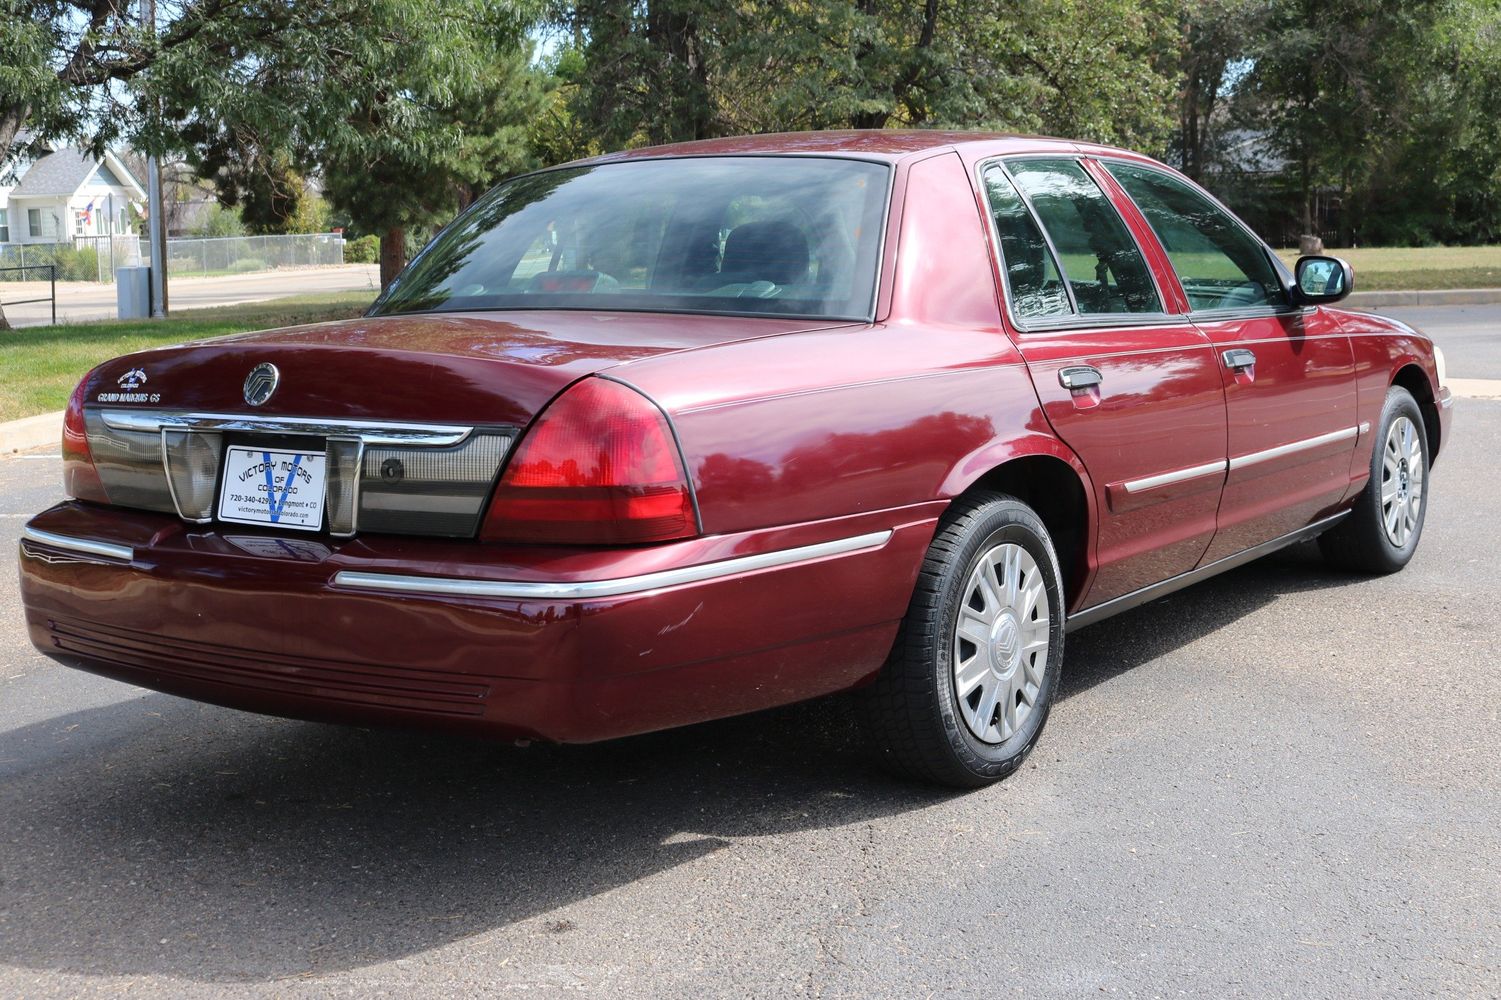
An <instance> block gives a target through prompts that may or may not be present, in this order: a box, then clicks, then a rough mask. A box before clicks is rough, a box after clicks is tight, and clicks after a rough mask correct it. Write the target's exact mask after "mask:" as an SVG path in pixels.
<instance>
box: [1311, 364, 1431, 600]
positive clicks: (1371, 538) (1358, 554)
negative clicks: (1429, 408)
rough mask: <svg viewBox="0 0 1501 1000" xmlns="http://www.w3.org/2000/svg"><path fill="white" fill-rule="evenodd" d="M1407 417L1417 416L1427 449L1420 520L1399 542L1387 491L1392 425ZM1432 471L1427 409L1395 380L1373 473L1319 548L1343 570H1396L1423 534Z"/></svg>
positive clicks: (1374, 446) (1419, 439) (1419, 442)
mask: <svg viewBox="0 0 1501 1000" xmlns="http://www.w3.org/2000/svg"><path fill="white" fill-rule="evenodd" d="M1403 418H1406V419H1407V420H1409V421H1411V423H1412V426H1413V427H1414V428H1415V429H1416V444H1417V447H1418V449H1419V450H1420V452H1421V454H1422V465H1423V467H1422V470H1421V472H1422V475H1421V477H1420V480H1419V482H1420V484H1421V487H1422V488H1421V489H1420V490H1419V491H1418V492H1419V495H1418V498H1417V504H1416V506H1417V520H1416V524H1414V525H1413V526H1412V527H1411V529H1410V530H1409V531H1408V532H1407V533H1406V535H1405V537H1404V538H1402V540H1401V542H1400V543H1399V542H1398V541H1397V540H1396V539H1394V538H1392V537H1391V535H1389V534H1388V529H1387V519H1386V513H1387V511H1386V505H1385V503H1384V502H1383V499H1382V490H1383V486H1384V483H1385V480H1386V478H1388V474H1387V471H1386V462H1385V455H1386V447H1387V438H1388V435H1389V434H1390V433H1391V430H1392V426H1393V425H1394V424H1396V423H1397V422H1398V421H1400V420H1402V419H1403ZM1403 471H1404V472H1405V473H1406V474H1407V479H1406V480H1405V481H1406V482H1409V483H1410V482H1411V472H1410V469H1409V468H1408V467H1407V466H1406V465H1405V464H1404V465H1403ZM1428 471H1429V455H1428V431H1427V428H1426V427H1424V425H1423V411H1422V410H1421V409H1419V408H1418V403H1417V400H1415V399H1413V398H1412V393H1410V392H1408V391H1407V390H1406V389H1404V388H1402V387H1401V386H1399V385H1394V386H1392V387H1391V388H1390V389H1389V390H1387V393H1386V402H1385V403H1384V404H1383V405H1382V407H1381V419H1380V421H1379V422H1378V423H1377V426H1376V433H1375V435H1374V441H1373V444H1372V448H1371V478H1370V479H1369V480H1367V482H1366V485H1365V489H1364V490H1362V491H1361V494H1360V496H1359V497H1357V498H1356V499H1355V505H1354V506H1353V507H1352V508H1351V512H1350V516H1349V517H1347V518H1345V519H1344V520H1343V521H1341V522H1340V523H1339V524H1337V525H1336V526H1335V527H1334V528H1333V529H1331V530H1329V531H1326V532H1325V533H1324V534H1322V535H1320V536H1319V549H1320V550H1321V551H1322V552H1323V553H1324V558H1325V559H1327V560H1328V561H1329V562H1330V563H1331V564H1332V565H1334V566H1337V567H1339V568H1340V569H1345V570H1351V571H1353V572H1357V573H1395V572H1397V570H1399V569H1401V568H1402V567H1403V566H1406V565H1407V563H1408V561H1409V560H1411V559H1412V556H1413V553H1414V552H1416V551H1417V549H1418V542H1419V541H1420V540H1421V539H1422V536H1423V521H1424V518H1425V517H1426V516H1427V513H1428ZM1403 495H1405V494H1403Z"/></svg>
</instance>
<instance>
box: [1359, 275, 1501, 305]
mask: <svg viewBox="0 0 1501 1000" xmlns="http://www.w3.org/2000/svg"><path fill="white" fill-rule="evenodd" d="M1359 280H1360V279H1359V278H1357V279H1356V281H1357V282H1358V281H1359ZM1498 303H1501V288H1444V289H1435V290H1433V291H1427V292H1398V291H1392V292H1351V293H1350V297H1349V298H1347V299H1345V301H1343V302H1341V303H1339V305H1341V306H1349V307H1350V308H1352V309H1383V308H1388V307H1390V306H1490V305H1496V304H1498Z"/></svg>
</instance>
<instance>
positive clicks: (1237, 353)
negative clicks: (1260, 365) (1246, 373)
mask: <svg viewBox="0 0 1501 1000" xmlns="http://www.w3.org/2000/svg"><path fill="white" fill-rule="evenodd" d="M1221 357H1223V358H1224V359H1225V367H1226V368H1250V367H1251V366H1252V365H1254V364H1255V363H1256V354H1255V352H1253V351H1248V350H1246V349H1245V348H1244V347H1235V348H1231V349H1230V350H1228V351H1226V352H1225V353H1224V354H1223V355H1221Z"/></svg>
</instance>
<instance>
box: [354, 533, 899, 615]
mask: <svg viewBox="0 0 1501 1000" xmlns="http://www.w3.org/2000/svg"><path fill="white" fill-rule="evenodd" d="M892 534H893V532H892V530H891V529H889V528H888V529H886V530H884V531H873V532H870V533H868V534H864V535H855V536H852V537H850V538H840V539H835V540H834V541H831V542H819V543H817V544H815V545H801V546H798V547H797V548H792V549H780V550H778V551H776V552H762V553H759V554H757V555H753V556H739V557H736V558H733V559H723V560H720V561H718V562H710V563H700V564H698V565H696V566H683V567H679V568H678V569H667V570H660V571H658V572H655V573H643V574H640V575H638V576H624V577H616V578H614V579H609V580H582V581H578V582H573V583H541V582H533V581H524V580H474V579H464V578H459V577H443V576H405V575H401V574H395V573H363V572H356V571H352V570H340V571H339V572H338V573H335V574H334V579H333V583H334V586H336V587H349V588H353V589H357V590H379V591H388V592H391V593H401V594H419V595H424V596H428V597H492V598H504V599H516V600H534V601H581V600H591V599H594V598H603V597H619V596H621V595H624V594H637V593H642V592H644V591H648V590H660V589H662V588H664V587H677V586H681V585H683V584H687V583H702V582H704V581H706V580H715V579H719V578H721V577H726V576H732V575H734V574H736V573H749V572H752V571H754V570H761V569H773V568H776V567H780V566H790V565H792V564H793V563H801V562H810V561H812V560H814V559H823V558H826V557H828V556H837V555H850V554H854V553H857V552H866V551H872V550H874V549H879V548H882V547H884V546H885V545H886V543H887V542H888V541H890V539H891V536H892Z"/></svg>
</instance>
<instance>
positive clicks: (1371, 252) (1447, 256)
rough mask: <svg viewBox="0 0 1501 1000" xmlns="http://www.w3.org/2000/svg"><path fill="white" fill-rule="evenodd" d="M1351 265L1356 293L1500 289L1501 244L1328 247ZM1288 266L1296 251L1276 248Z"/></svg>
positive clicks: (1331, 252)
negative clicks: (1345, 248) (1479, 245)
mask: <svg viewBox="0 0 1501 1000" xmlns="http://www.w3.org/2000/svg"><path fill="white" fill-rule="evenodd" d="M1325 252H1326V253H1329V254H1331V255H1333V256H1335V257H1343V258H1344V259H1345V260H1348V261H1349V262H1350V266H1351V267H1353V268H1355V290H1356V291H1357V292H1381V291H1391V290H1397V291H1429V290H1432V289H1439V288H1501V246H1493V247H1371V248H1362V249H1359V250H1340V249H1337V248H1333V247H1331V248H1329V249H1328V250H1326V251H1325ZM1277 256H1279V257H1281V258H1282V259H1283V260H1284V261H1286V262H1287V264H1288V266H1289V267H1291V266H1292V263H1293V261H1295V260H1297V259H1298V251H1296V250H1278V251H1277Z"/></svg>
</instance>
